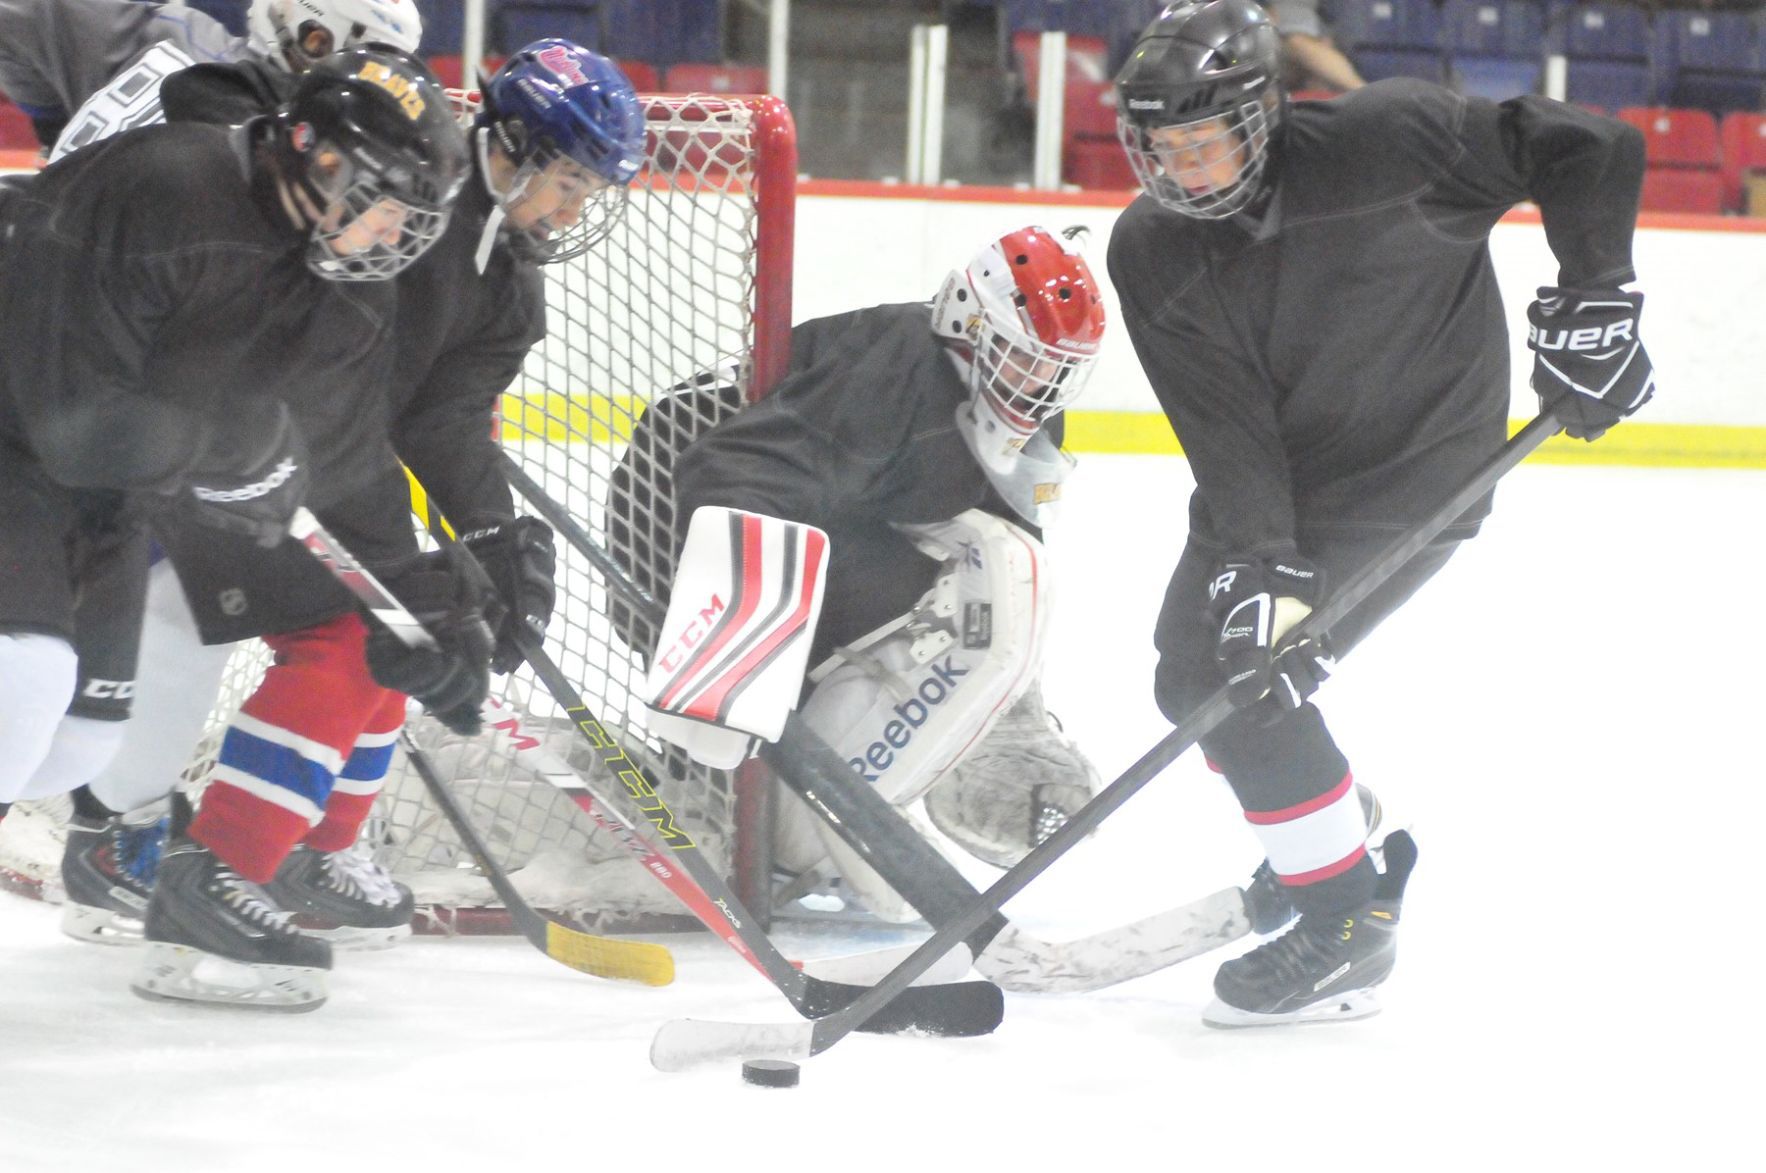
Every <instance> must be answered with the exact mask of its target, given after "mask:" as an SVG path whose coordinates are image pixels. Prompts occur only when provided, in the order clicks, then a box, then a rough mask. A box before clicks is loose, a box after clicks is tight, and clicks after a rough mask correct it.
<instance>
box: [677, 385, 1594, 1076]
mask: <svg viewBox="0 0 1766 1173" xmlns="http://www.w3.org/2000/svg"><path fill="white" fill-rule="evenodd" d="M1558 426H1559V425H1558V421H1557V418H1556V417H1555V416H1554V415H1553V414H1552V413H1551V412H1549V411H1545V412H1541V413H1540V414H1539V415H1538V416H1537V417H1536V418H1535V419H1534V420H1533V421H1532V422H1531V423H1529V424H1528V425H1527V426H1526V427H1524V428H1522V429H1521V430H1520V431H1519V432H1518V433H1516V434H1515V436H1514V437H1513V438H1512V439H1510V440H1509V441H1508V443H1506V444H1504V445H1503V446H1502V448H1501V449H1500V450H1499V451H1498V452H1497V453H1496V454H1495V455H1493V456H1492V457H1491V458H1490V459H1489V460H1487V461H1485V462H1484V464H1483V465H1481V466H1480V467H1479V468H1478V470H1477V471H1476V472H1475V473H1473V474H1472V476H1471V477H1470V478H1469V479H1468V480H1467V481H1466V483H1465V484H1464V485H1462V486H1461V487H1460V488H1459V489H1458V490H1457V491H1455V492H1454V493H1453V494H1451V495H1450V496H1449V497H1448V498H1447V499H1446V500H1445V501H1443V502H1442V503H1441V504H1440V505H1438V506H1437V507H1436V508H1435V509H1434V510H1433V511H1432V512H1431V513H1430V514H1429V515H1428V516H1427V517H1425V518H1424V519H1423V520H1422V521H1419V522H1417V523H1416V524H1414V525H1412V526H1411V527H1410V528H1409V529H1408V530H1406V531H1405V532H1404V533H1402V534H1400V535H1399V536H1398V537H1397V538H1394V539H1393V540H1392V542H1391V543H1390V544H1389V545H1388V546H1387V547H1386V548H1385V549H1384V550H1382V551H1381V552H1380V554H1379V555H1378V556H1376V557H1375V558H1374V559H1373V560H1372V561H1371V562H1369V563H1368V564H1367V565H1366V566H1364V567H1362V568H1361V569H1360V570H1359V571H1357V572H1356V573H1355V574H1354V575H1352V576H1351V577H1350V578H1349V580H1348V581H1347V582H1345V583H1344V584H1343V587H1342V588H1341V589H1340V590H1339V591H1337V592H1336V593H1335V594H1334V595H1332V596H1331V597H1330V599H1328V600H1327V601H1325V602H1324V603H1323V604H1322V605H1320V607H1319V608H1318V609H1317V610H1316V611H1313V612H1312V613H1311V614H1310V615H1308V616H1307V617H1306V618H1305V619H1304V620H1302V621H1301V622H1300V624H1299V625H1298V626H1296V627H1295V628H1294V630H1293V631H1292V632H1290V633H1289V634H1290V637H1291V639H1293V640H1295V641H1298V640H1301V639H1304V638H1307V637H1308V636H1310V637H1313V638H1318V637H1319V636H1321V635H1323V634H1324V633H1326V632H1327V631H1329V630H1330V628H1331V627H1332V626H1333V625H1334V624H1336V623H1337V622H1338V621H1339V620H1341V619H1342V618H1343V617H1344V616H1345V615H1347V614H1348V613H1349V612H1350V611H1351V610H1353V609H1354V608H1355V607H1356V606H1358V605H1359V604H1360V603H1361V602H1363V601H1364V600H1365V599H1366V598H1367V597H1368V596H1369V595H1371V594H1373V592H1374V591H1376V590H1378V589H1379V587H1380V586H1381V585H1382V584H1383V583H1384V582H1385V581H1386V580H1387V579H1388V578H1390V577H1391V575H1392V574H1393V572H1394V571H1396V570H1398V568H1399V567H1401V566H1403V565H1404V564H1405V563H1406V562H1408V561H1410V559H1411V557H1412V556H1413V555H1415V554H1416V553H1417V552H1418V551H1419V550H1421V549H1422V548H1423V547H1424V546H1426V545H1428V544H1429V542H1430V541H1432V540H1433V539H1434V538H1435V536H1436V535H1438V534H1439V533H1440V532H1441V531H1442V530H1444V529H1446V528H1447V527H1448V526H1449V525H1451V524H1452V523H1453V521H1454V520H1455V519H1456V518H1458V517H1459V516H1460V515H1461V514H1463V513H1464V512H1465V511H1466V510H1467V509H1469V508H1470V507H1471V506H1472V504H1473V503H1474V502H1476V501H1477V500H1478V499H1479V498H1480V497H1482V496H1483V495H1484V494H1485V493H1487V492H1489V490H1490V489H1491V487H1492V486H1493V485H1495V484H1496V482H1497V481H1498V480H1500V479H1501V478H1502V476H1503V475H1504V474H1505V473H1507V472H1508V471H1509V470H1510V469H1512V468H1514V467H1515V466H1516V465H1518V464H1519V463H1520V462H1521V461H1522V460H1524V459H1525V458H1526V457H1527V455H1528V454H1529V453H1530V452H1532V451H1533V450H1534V449H1536V448H1538V447H1539V445H1540V444H1542V443H1544V442H1545V440H1546V438H1547V437H1549V436H1550V435H1551V434H1552V433H1554V432H1556V431H1557V430H1558ZM1232 711H1233V703H1232V701H1231V700H1230V699H1229V697H1228V695H1227V689H1226V687H1225V686H1224V685H1223V686H1222V687H1221V688H1219V689H1218V690H1216V691H1215V693H1214V695H1213V696H1211V697H1209V699H1208V700H1207V701H1205V702H1203V704H1202V705H1201V706H1200V707H1199V708H1198V709H1197V710H1196V711H1195V712H1193V713H1191V714H1190V715H1189V716H1188V717H1186V718H1184V720H1183V721H1182V722H1180V723H1179V724H1178V725H1177V726H1176V727H1175V728H1173V729H1172V730H1171V732H1170V733H1167V734H1166V735H1165V736H1164V737H1163V738H1162V739H1160V741H1159V742H1158V744H1156V745H1154V746H1153V748H1152V749H1150V750H1148V751H1147V752H1146V753H1144V754H1142V755H1141V757H1140V759H1139V760H1138V761H1136V762H1135V763H1134V764H1133V765H1132V766H1130V767H1129V768H1128V769H1127V770H1126V771H1124V772H1123V774H1122V776H1121V777H1119V778H1117V779H1116V780H1115V781H1114V782H1112V783H1110V785H1109V786H1106V787H1105V788H1104V789H1103V790H1102V791H1101V792H1099V793H1098V794H1097V795H1095V796H1094V797H1093V798H1092V800H1091V801H1090V802H1088V803H1086V804H1085V806H1083V807H1081V808H1080V809H1079V811H1078V812H1076V813H1075V814H1074V815H1073V817H1072V818H1070V819H1068V820H1067V822H1066V823H1064V824H1062V825H1061V827H1060V828H1058V829H1057V830H1056V831H1055V833H1054V834H1052V835H1050V836H1049V837H1048V838H1047V839H1045V840H1043V842H1042V843H1040V844H1038V845H1037V846H1036V847H1034V848H1032V849H1031V851H1030V854H1029V855H1027V856H1025V857H1024V858H1023V859H1022V860H1020V861H1019V862H1018V863H1017V864H1015V865H1014V866H1013V867H1012V868H1010V869H1009V870H1008V871H1007V872H1006V874H1005V875H1003V876H1001V877H1000V878H999V879H998V880H997V881H995V882H994V884H993V886H992V887H990V888H988V890H987V891H986V892H985V893H983V894H982V896H981V898H980V899H978V900H975V901H973V902H972V903H970V904H969V905H968V906H967V907H966V908H965V909H964V910H963V913H962V915H960V916H959V917H957V918H956V919H955V920H952V921H951V922H950V923H948V924H946V925H944V926H942V927H940V928H939V929H938V930H937V931H936V932H934V933H933V934H932V936H930V937H929V938H927V939H926V941H924V942H923V943H922V944H921V945H920V947H919V948H918V949H916V950H915V951H914V952H913V954H912V955H910V956H909V957H908V959H907V960H906V961H904V962H902V963H901V964H900V965H898V966H897V967H896V968H895V969H894V970H893V971H892V972H891V973H889V974H887V975H885V976H884V978H883V979H882V980H881V981H879V982H878V983H877V984H876V985H874V986H872V987H871V988H870V989H869V990H867V991H866V992H865V994H864V995H863V996H862V997H860V998H859V999H858V1000H857V1001H855V1002H853V1003H852V1004H851V1005H850V1006H847V1007H845V1008H844V1009H842V1010H840V1011H839V1012H837V1013H835V1014H831V1015H829V1016H828V1017H827V1018H824V1019H821V1020H819V1021H817V1022H814V1023H809V1024H799V1023H772V1024H766V1025H759V1024H753V1023H732V1022H708V1021H702V1020H694V1019H677V1020H675V1021H673V1022H668V1023H664V1024H663V1026H662V1027H661V1029H659V1030H658V1031H657V1033H656V1037H655V1039H654V1040H653V1041H652V1043H651V1047H650V1054H651V1061H652V1063H656V1064H657V1065H658V1066H662V1063H658V1062H657V1057H658V1054H659V1053H660V1054H661V1055H662V1056H663V1058H664V1060H665V1061H666V1063H667V1064H668V1066H667V1068H665V1069H667V1070H679V1069H683V1068H686V1067H691V1066H695V1065H697V1064H699V1063H704V1062H710V1061H713V1060H718V1059H735V1058H740V1059H751V1058H762V1057H765V1058H780V1059H801V1058H807V1057H809V1056H812V1055H819V1054H821V1053H822V1052H824V1051H826V1050H827V1049H828V1048H829V1047H832V1046H833V1045H834V1044H836V1043H838V1042H839V1041H840V1040H841V1039H843V1038H845V1037H846V1036H847V1035H848V1034H850V1033H852V1029H853V1022H854V1020H859V1019H862V1017H863V1016H865V1015H868V1014H870V1013H872V1012H873V1011H874V1010H875V1008H876V1007H878V1006H882V1005H886V1004H887V1003H888V1001H889V999H891V998H893V997H895V996H896V994H897V993H899V992H900V991H901V990H903V989H906V988H907V987H908V983H910V982H912V981H913V980H914V977H915V976H916V975H917V974H919V973H920V972H921V971H922V970H924V969H925V968H926V967H927V966H929V965H931V964H932V963H933V962H934V961H936V960H937V959H938V958H939V957H940V956H942V955H943V954H944V953H945V951H947V950H948V949H949V948H950V947H951V946H952V945H955V944H956V943H957V942H959V941H961V940H963V939H964V938H965V937H966V936H967V935H968V934H970V933H972V932H974V931H975V930H976V929H977V928H979V927H981V925H982V924H983V923H985V922H986V921H987V920H988V919H989V918H991V917H994V916H996V915H997V914H998V912H999V909H1000V908H1001V906H1002V905H1004V904H1005V903H1006V901H1008V900H1010V899H1011V898H1012V897H1013V896H1016V895H1017V894H1018V893H1019V892H1021V891H1023V890H1024V888H1025V886H1026V885H1028V884H1029V883H1030V882H1031V881H1032V880H1034V879H1036V877H1038V876H1040V875H1041V874H1042V873H1043V872H1045V871H1047V870H1048V868H1049V867H1050V866H1051V865H1052V864H1053V863H1054V862H1055V861H1056V860H1057V859H1059V858H1060V857H1061V856H1062V855H1064V854H1066V853H1067V852H1068V851H1069V850H1070V849H1071V848H1072V847H1073V845H1074V844H1076V843H1078V842H1079V841H1080V840H1081V839H1082V838H1084V837H1085V836H1086V835H1087V834H1089V833H1090V832H1091V831H1092V830H1093V829H1094V828H1096V827H1097V826H1098V824H1100V823H1102V822H1103V821H1104V820H1105V819H1106V818H1108V817H1109V816H1110V815H1111V814H1112V813H1113V812H1114V811H1115V810H1116V809H1117V808H1118V807H1120V806H1121V805H1122V804H1123V803H1125V802H1127V801H1128V800H1129V799H1130V798H1132V797H1133V796H1134V794H1135V793H1136V792H1137V791H1139V790H1140V789H1141V787H1143V786H1145V785H1146V784H1147V783H1148V782H1150V781H1151V780H1152V779H1153V778H1155V777H1156V776H1157V775H1158V774H1159V773H1160V772H1161V771H1163V770H1164V769H1165V768H1166V767H1167V766H1169V765H1170V764H1171V763H1172V762H1173V761H1175V760H1176V759H1177V757H1178V756H1179V755H1180V754H1182V753H1183V752H1184V751H1185V750H1187V749H1189V747H1190V746H1192V745H1194V744H1195V743H1196V742H1197V741H1198V740H1199V739H1200V738H1202V737H1203V736H1205V735H1206V734H1207V733H1208V732H1209V730H1211V729H1213V728H1214V727H1215V726H1216V725H1218V724H1219V723H1220V722H1221V721H1223V720H1225V719H1226V717H1227V716H1228V715H1229V714H1231V712H1232Z"/></svg>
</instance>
